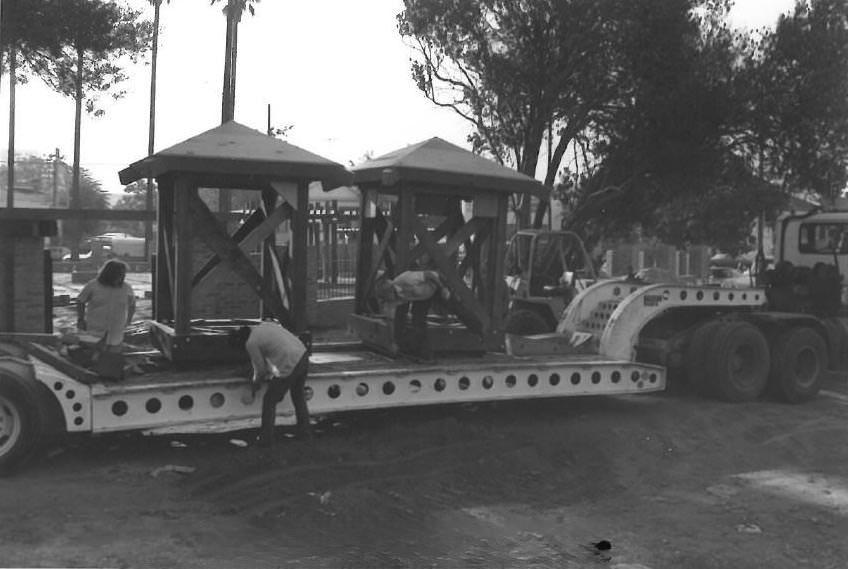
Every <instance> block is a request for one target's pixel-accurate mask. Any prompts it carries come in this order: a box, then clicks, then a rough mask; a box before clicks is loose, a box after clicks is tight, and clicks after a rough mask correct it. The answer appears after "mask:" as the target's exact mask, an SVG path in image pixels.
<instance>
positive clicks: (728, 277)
mask: <svg viewBox="0 0 848 569" xmlns="http://www.w3.org/2000/svg"><path fill="white" fill-rule="evenodd" d="M752 282H753V279H752V278H751V274H750V273H749V272H748V271H740V270H739V269H734V268H733V267H710V276H709V278H708V280H707V283H708V284H713V285H719V286H722V287H725V288H728V287H729V288H740V287H747V286H751V283H752Z"/></svg>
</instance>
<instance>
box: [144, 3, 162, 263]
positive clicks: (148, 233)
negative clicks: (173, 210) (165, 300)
mask: <svg viewBox="0 0 848 569" xmlns="http://www.w3.org/2000/svg"><path fill="white" fill-rule="evenodd" d="M161 6H162V0H156V3H155V4H154V5H153V54H152V60H151V63H150V128H149V129H148V133H147V155H148V156H150V155H152V154H153V142H154V140H155V135H156V62H157V57H158V54H159V8H160V7H161ZM144 209H145V210H147V211H153V178H147V192H146V193H145V195H144ZM152 240H153V221H152V220H150V219H147V220H145V222H144V258H145V259H149V258H150V246H151V241H152Z"/></svg>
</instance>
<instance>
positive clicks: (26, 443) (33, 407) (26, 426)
mask: <svg viewBox="0 0 848 569" xmlns="http://www.w3.org/2000/svg"><path fill="white" fill-rule="evenodd" d="M32 387H33V386H30V385H27V383H26V382H25V381H23V380H21V379H19V378H17V377H14V376H10V375H6V374H3V375H0V474H6V473H8V472H9V471H10V470H11V469H12V468H13V467H14V466H15V465H17V464H19V463H20V462H21V461H22V460H24V459H25V458H27V457H28V456H30V455H31V454H32V452H33V451H34V450H35V449H36V448H37V447H38V441H39V439H40V433H41V418H40V414H39V412H38V397H37V395H36V393H35V391H34V390H33V389H32Z"/></svg>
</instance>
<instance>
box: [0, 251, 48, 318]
mask: <svg viewBox="0 0 848 569" xmlns="http://www.w3.org/2000/svg"><path fill="white" fill-rule="evenodd" d="M9 251H14V260H13V261H12V262H13V265H12V266H11V267H10V266H9V260H10V259H9V256H8V255H7V254H6V253H7V252H9ZM44 271H45V266H44V238H43V237H10V236H0V299H2V302H0V311H2V312H4V313H3V314H0V327H3V328H5V327H6V318H7V316H6V314H5V311H6V310H7V309H8V307H14V308H13V309H12V311H13V313H14V315H15V321H14V330H12V331H14V332H31V333H33V332H35V333H37V332H47V330H45V312H46V310H47V307H46V306H45V302H44V300H45V299H44ZM10 272H11V273H12V274H13V275H14V284H13V290H12V291H8V290H7V280H6V277H7V275H8V274H10ZM10 292H11V296H10Z"/></svg>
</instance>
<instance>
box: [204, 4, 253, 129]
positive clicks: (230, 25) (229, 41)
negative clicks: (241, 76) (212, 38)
mask: <svg viewBox="0 0 848 569" xmlns="http://www.w3.org/2000/svg"><path fill="white" fill-rule="evenodd" d="M211 1H212V4H215V3H223V2H225V3H226V5H225V6H224V8H223V10H222V11H223V13H224V17H225V18H226V19H227V36H226V41H225V42H224V43H225V46H224V84H223V87H222V89H221V123H225V122H227V121H231V120H233V119H234V118H235V105H236V61H237V59H238V25H239V22H241V17H242V15H243V14H244V11H245V9H246V10H247V11H248V12H250V15H251V16H252V15H254V13H255V9H254V4H257V3H259V0H211Z"/></svg>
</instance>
